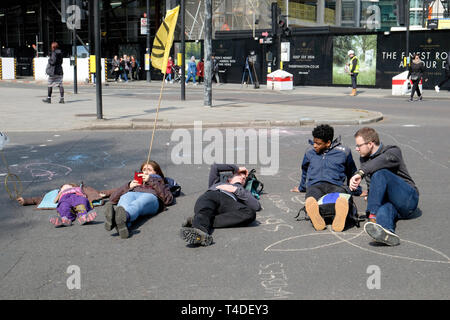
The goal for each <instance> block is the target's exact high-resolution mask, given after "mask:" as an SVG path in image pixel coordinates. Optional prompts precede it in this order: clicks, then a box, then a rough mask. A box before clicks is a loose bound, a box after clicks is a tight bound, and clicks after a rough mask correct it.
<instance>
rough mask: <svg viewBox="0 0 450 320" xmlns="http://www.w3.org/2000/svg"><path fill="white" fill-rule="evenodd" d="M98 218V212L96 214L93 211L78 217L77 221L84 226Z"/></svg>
mask: <svg viewBox="0 0 450 320" xmlns="http://www.w3.org/2000/svg"><path fill="white" fill-rule="evenodd" d="M96 217H97V212H95V211H94V210H91V211H89V212H88V213H85V214H83V215H80V216H78V219H77V221H78V223H79V224H80V225H83V224H86V223H89V222H91V221H94V220H95V218H96Z"/></svg>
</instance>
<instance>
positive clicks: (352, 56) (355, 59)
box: [347, 50, 359, 96]
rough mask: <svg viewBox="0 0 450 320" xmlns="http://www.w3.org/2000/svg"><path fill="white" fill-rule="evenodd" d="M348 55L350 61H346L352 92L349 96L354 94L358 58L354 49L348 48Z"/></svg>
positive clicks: (357, 72)
mask: <svg viewBox="0 0 450 320" xmlns="http://www.w3.org/2000/svg"><path fill="white" fill-rule="evenodd" d="M348 56H349V57H350V63H347V67H348V69H349V71H348V72H349V73H350V77H351V78H352V93H351V94H350V95H351V96H356V78H357V77H358V74H359V59H358V57H357V56H355V51H353V50H349V51H348Z"/></svg>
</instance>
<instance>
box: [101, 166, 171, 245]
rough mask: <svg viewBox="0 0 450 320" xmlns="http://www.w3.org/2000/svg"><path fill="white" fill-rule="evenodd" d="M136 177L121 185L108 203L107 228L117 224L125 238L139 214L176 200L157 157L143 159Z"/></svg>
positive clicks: (149, 213)
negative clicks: (155, 159) (156, 159)
mask: <svg viewBox="0 0 450 320" xmlns="http://www.w3.org/2000/svg"><path fill="white" fill-rule="evenodd" d="M140 171H141V172H140V173H137V174H136V175H135V178H134V180H132V181H131V182H127V183H126V184H125V185H124V186H122V187H120V188H118V189H117V190H116V191H115V192H114V193H113V194H112V195H111V196H110V199H109V202H108V203H107V204H106V205H105V229H106V230H107V231H111V230H112V229H113V228H116V230H117V232H118V233H119V235H120V237H121V238H122V239H126V238H128V237H129V230H128V228H129V227H130V226H131V223H132V222H133V221H135V220H136V219H137V218H138V217H139V216H148V215H154V214H157V213H158V212H161V211H163V210H164V208H165V206H168V205H170V204H172V203H173V195H172V193H171V191H170V189H169V186H168V185H167V184H166V183H165V180H164V174H163V172H162V170H161V167H160V166H159V164H158V163H156V162H155V161H149V162H144V163H143V164H142V165H141V170H140Z"/></svg>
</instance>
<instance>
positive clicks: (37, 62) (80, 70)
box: [33, 58, 106, 83]
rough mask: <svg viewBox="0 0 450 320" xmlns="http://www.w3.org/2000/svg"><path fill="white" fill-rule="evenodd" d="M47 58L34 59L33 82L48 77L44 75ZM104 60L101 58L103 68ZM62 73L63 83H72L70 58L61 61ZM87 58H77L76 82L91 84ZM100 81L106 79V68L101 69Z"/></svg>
mask: <svg viewBox="0 0 450 320" xmlns="http://www.w3.org/2000/svg"><path fill="white" fill-rule="evenodd" d="M47 63H48V58H34V62H33V64H34V79H35V80H47V79H48V76H47V74H45V69H46V68H47ZM104 63H105V59H104V58H102V67H103V66H104ZM62 67H63V73H64V78H63V80H64V81H68V82H70V81H72V82H73V66H71V65H70V58H64V59H63V64H62ZM89 67H90V65H89V58H77V80H78V82H79V83H80V82H92V81H91V74H90V72H89ZM102 71H103V72H102V81H105V79H106V76H105V74H106V67H105V68H102Z"/></svg>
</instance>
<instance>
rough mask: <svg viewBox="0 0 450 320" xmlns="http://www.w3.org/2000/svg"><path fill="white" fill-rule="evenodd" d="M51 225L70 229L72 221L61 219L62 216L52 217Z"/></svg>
mask: <svg viewBox="0 0 450 320" xmlns="http://www.w3.org/2000/svg"><path fill="white" fill-rule="evenodd" d="M50 223H51V224H53V225H54V226H55V228H59V227H70V226H71V225H72V220H70V219H67V218H64V217H63V218H61V217H60V216H52V217H50Z"/></svg>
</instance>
